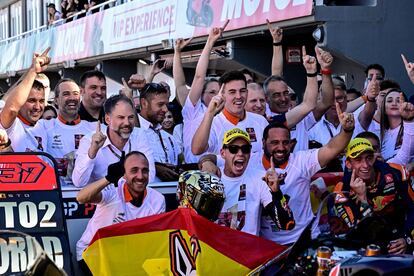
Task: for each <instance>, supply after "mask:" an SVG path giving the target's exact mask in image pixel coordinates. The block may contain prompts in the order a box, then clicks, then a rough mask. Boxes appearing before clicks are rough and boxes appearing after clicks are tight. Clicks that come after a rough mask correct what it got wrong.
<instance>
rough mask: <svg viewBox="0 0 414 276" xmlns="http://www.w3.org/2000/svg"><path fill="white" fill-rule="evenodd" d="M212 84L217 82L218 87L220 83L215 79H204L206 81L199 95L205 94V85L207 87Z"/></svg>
mask: <svg viewBox="0 0 414 276" xmlns="http://www.w3.org/2000/svg"><path fill="white" fill-rule="evenodd" d="M212 82H217V83H218V84H219V85H220V83H219V81H218V79H217V78H208V79H206V80H205V81H204V84H203V90H202V91H201V94H204V93H205V92H206V89H207V85H209V84H210V83H212Z"/></svg>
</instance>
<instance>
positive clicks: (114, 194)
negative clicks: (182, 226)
mask: <svg viewBox="0 0 414 276" xmlns="http://www.w3.org/2000/svg"><path fill="white" fill-rule="evenodd" d="M108 187H110V188H109V189H104V190H102V191H101V193H102V200H101V202H99V203H98V204H97V207H96V210H95V213H94V215H93V217H92V218H91V219H90V220H89V222H88V225H87V227H86V229H85V232H84V233H83V235H82V237H81V238H80V240H79V241H78V242H77V243H76V258H77V260H78V261H79V260H82V253H83V251H84V250H85V249H86V247H88V245H89V243H90V241H91V240H92V238H93V236H94V235H95V233H96V231H98V229H100V228H102V227H105V226H109V225H112V224H115V223H120V222H124V221H128V220H133V219H137V218H143V217H147V216H151V215H156V214H161V213H164V212H165V197H164V196H163V195H162V194H161V193H160V192H158V191H156V190H154V189H152V188H150V187H147V188H146V190H145V197H144V200H143V202H142V205H141V206H140V207H136V206H135V205H133V204H132V203H131V202H130V201H131V200H132V197H131V195H130V194H129V191H128V188H127V184H126V182H125V179H124V178H121V179H120V180H119V182H118V187H115V186H114V185H111V186H108Z"/></svg>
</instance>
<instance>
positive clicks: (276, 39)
mask: <svg viewBox="0 0 414 276" xmlns="http://www.w3.org/2000/svg"><path fill="white" fill-rule="evenodd" d="M266 23H267V28H268V29H269V32H270V34H271V35H272V38H273V43H280V42H281V41H282V39H283V30H282V29H281V28H279V27H277V26H276V27H274V28H273V27H272V24H270V21H269V19H266Z"/></svg>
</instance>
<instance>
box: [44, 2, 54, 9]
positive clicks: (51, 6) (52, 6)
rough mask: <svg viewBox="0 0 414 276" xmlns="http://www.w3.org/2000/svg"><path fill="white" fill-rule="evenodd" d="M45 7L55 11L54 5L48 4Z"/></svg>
mask: <svg viewBox="0 0 414 276" xmlns="http://www.w3.org/2000/svg"><path fill="white" fill-rule="evenodd" d="M46 7H48V8H54V9H56V6H55V4H53V3H49V4H47V5H46Z"/></svg>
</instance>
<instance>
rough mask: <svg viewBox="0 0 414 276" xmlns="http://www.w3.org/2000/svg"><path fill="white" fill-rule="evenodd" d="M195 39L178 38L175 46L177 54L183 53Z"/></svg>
mask: <svg viewBox="0 0 414 276" xmlns="http://www.w3.org/2000/svg"><path fill="white" fill-rule="evenodd" d="M192 39H193V38H192V37H191V38H189V39H187V40H184V39H183V38H178V39H177V40H176V41H175V45H174V51H176V52H177V53H181V51H182V50H183V49H184V48H185V47H186V46H187V45H188V44H190V42H191V40H192Z"/></svg>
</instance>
